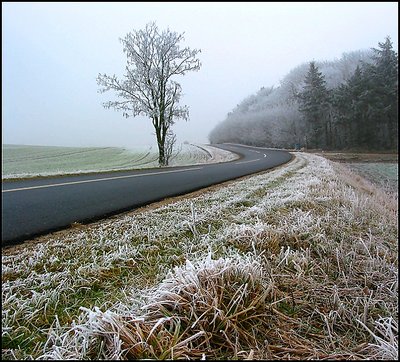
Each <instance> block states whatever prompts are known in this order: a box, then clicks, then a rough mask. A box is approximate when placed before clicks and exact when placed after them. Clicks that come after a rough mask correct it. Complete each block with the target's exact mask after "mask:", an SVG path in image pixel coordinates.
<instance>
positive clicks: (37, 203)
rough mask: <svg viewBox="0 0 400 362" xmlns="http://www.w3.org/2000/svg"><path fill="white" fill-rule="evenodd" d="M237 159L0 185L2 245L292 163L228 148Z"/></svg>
mask: <svg viewBox="0 0 400 362" xmlns="http://www.w3.org/2000/svg"><path fill="white" fill-rule="evenodd" d="M218 147H220V148H222V149H224V150H227V151H232V152H235V153H237V154H239V155H240V156H241V158H239V159H238V160H235V161H230V162H224V163H217V164H201V165H194V166H185V167H168V168H158V169H147V170H143V169H142V170H135V171H121V172H112V173H98V174H91V175H79V176H63V177H49V178H43V179H30V180H21V181H5V182H3V183H2V247H3V246H5V245H12V244H17V243H20V242H23V241H24V240H28V239H32V238H34V237H36V236H40V235H44V234H47V233H49V232H52V231H56V230H61V229H63V228H66V227H69V226H70V225H71V224H72V223H74V222H79V223H88V222H92V221H95V220H99V219H102V218H106V217H108V216H111V215H114V214H118V213H120V212H124V211H128V210H133V209H135V208H138V207H140V206H143V205H146V204H150V203H152V202H155V201H159V200H162V199H164V198H167V197H172V196H177V195H182V194H186V193H188V192H192V191H195V190H199V189H201V188H204V187H207V186H210V185H213V184H218V183H221V182H224V181H228V180H232V179H235V178H238V177H241V176H245V175H249V174H252V173H256V172H260V171H263V170H266V169H269V168H273V167H276V166H278V165H281V164H284V163H286V162H288V161H290V160H291V158H292V155H291V154H290V153H288V152H286V151H281V150H270V149H263V148H255V147H248V146H239V145H231V144H223V145H218Z"/></svg>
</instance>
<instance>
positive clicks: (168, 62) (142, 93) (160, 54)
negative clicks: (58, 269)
mask: <svg viewBox="0 0 400 362" xmlns="http://www.w3.org/2000/svg"><path fill="white" fill-rule="evenodd" d="M183 35H184V33H182V34H177V33H176V32H171V31H170V30H169V29H167V30H165V31H162V32H160V31H159V30H158V28H157V26H156V24H155V23H154V22H153V23H149V24H147V25H146V28H145V29H144V30H138V31H136V30H134V31H133V32H131V33H128V34H127V35H126V36H125V38H123V39H120V41H121V42H122V44H123V51H124V53H125V54H126V56H127V65H126V68H125V69H126V74H125V75H124V78H123V79H122V80H119V79H118V78H117V77H116V76H115V75H113V76H108V75H106V74H99V75H98V77H97V84H98V85H99V86H100V87H101V88H100V89H99V92H100V93H104V92H106V91H109V90H114V91H115V92H116V94H117V96H118V97H119V100H117V101H109V102H106V103H103V106H104V107H105V108H114V109H115V110H118V111H123V115H124V116H125V117H129V116H133V117H135V116H138V115H143V116H148V117H149V118H150V119H151V121H152V124H153V126H154V129H155V134H156V138H157V145H158V151H159V159H158V163H159V165H160V166H166V165H167V164H168V157H167V153H166V151H167V150H166V140H167V137H168V134H169V131H170V128H171V126H172V125H173V124H174V123H175V120H176V119H184V120H188V118H189V110H188V107H187V106H178V103H179V100H180V98H181V92H182V88H181V86H180V84H179V83H177V82H176V81H175V80H173V79H172V78H173V77H174V76H178V75H185V74H186V72H188V71H197V70H199V69H200V66H201V64H200V61H199V59H197V58H196V55H197V54H198V53H200V49H193V50H191V49H190V48H188V47H186V48H183V49H180V47H179V43H180V42H181V41H182V40H184V37H183ZM168 146H169V147H170V146H171V145H168ZM172 146H173V144H172ZM169 152H170V150H169Z"/></svg>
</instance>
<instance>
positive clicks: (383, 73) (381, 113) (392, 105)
mask: <svg viewBox="0 0 400 362" xmlns="http://www.w3.org/2000/svg"><path fill="white" fill-rule="evenodd" d="M378 45H379V49H375V48H373V49H372V50H373V51H374V56H373V60H374V64H372V65H367V66H366V69H365V70H366V72H367V74H368V76H369V81H370V82H369V86H370V93H371V97H370V98H371V99H372V101H373V103H372V104H371V112H370V118H371V121H372V122H374V123H375V124H376V126H377V131H378V132H377V140H376V142H377V145H378V146H380V147H381V148H388V149H394V148H397V146H398V55H397V53H396V52H395V51H394V50H393V44H392V42H391V40H390V37H386V40H385V42H383V43H378Z"/></svg>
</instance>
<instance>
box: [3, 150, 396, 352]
mask: <svg viewBox="0 0 400 362" xmlns="http://www.w3.org/2000/svg"><path fill="white" fill-rule="evenodd" d="M397 210H398V206H397V198H396V197H395V195H391V194H387V193H385V192H384V191H383V190H381V189H379V188H377V187H375V186H374V185H373V184H371V183H369V182H368V181H367V180H364V179H360V178H359V177H356V175H355V174H353V173H352V172H351V171H349V170H348V169H346V168H345V167H343V166H342V165H339V164H336V163H332V162H330V161H328V160H326V159H324V158H322V157H318V156H315V155H310V154H303V153H296V157H295V158H294V160H293V161H291V162H290V163H289V164H287V165H285V166H283V167H280V168H277V169H275V170H273V171H270V172H265V173H262V174H259V175H256V176H252V177H248V178H245V179H242V180H238V181H234V182H230V183H228V184H225V185H224V187H218V188H217V189H216V190H210V191H207V192H205V193H203V194H201V195H200V196H195V197H188V198H185V199H183V200H181V201H177V202H173V203H170V204H166V205H163V206H161V207H157V208H153V209H149V210H146V209H144V210H140V211H137V212H133V213H130V214H125V215H123V216H119V217H114V218H112V219H109V220H105V221H103V222H98V223H94V224H92V225H90V226H82V227H78V228H76V229H71V230H68V231H65V232H61V233H54V234H52V235H49V236H48V237H44V238H42V239H41V242H40V243H38V244H27V245H26V246H24V247H18V248H16V249H14V250H9V251H7V250H5V251H4V252H3V256H2V267H3V268H2V280H3V285H2V290H3V294H2V295H3V309H2V322H3V323H2V325H3V329H2V333H3V334H2V336H3V356H4V357H7V358H9V359H18V358H39V359H129V358H130V359H139V358H152V359H162V358H167V359H175V358H196V359H218V358H219V359H221V358H223V359H232V358H233V359H246V358H247V359H371V358H378V359H397V323H396V321H397V318H398V297H397V293H398V256H397V248H398V247H397V237H398V224H397Z"/></svg>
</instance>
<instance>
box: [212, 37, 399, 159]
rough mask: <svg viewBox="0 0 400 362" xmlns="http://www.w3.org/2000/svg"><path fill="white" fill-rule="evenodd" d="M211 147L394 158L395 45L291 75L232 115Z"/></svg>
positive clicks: (345, 55) (389, 43)
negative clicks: (390, 155) (384, 154)
mask: <svg viewBox="0 0 400 362" xmlns="http://www.w3.org/2000/svg"><path fill="white" fill-rule="evenodd" d="M209 140H210V143H212V144H213V143H224V142H233V143H242V144H247V145H253V146H264V147H276V148H286V149H293V148H295V149H300V148H304V149H320V150H353V151H396V152H397V147H398V54H397V53H396V51H395V50H394V49H393V43H392V41H391V39H390V37H386V38H385V40H384V41H383V42H382V43H381V42H379V43H378V47H377V48H371V49H369V50H359V51H354V52H349V53H343V54H342V56H341V58H340V59H335V60H333V61H319V62H318V61H311V62H309V63H304V64H301V65H299V66H298V67H296V68H294V69H293V70H291V71H290V72H289V74H287V75H286V76H285V77H284V78H283V79H282V80H281V82H280V85H279V86H278V87H262V88H261V89H260V90H259V91H258V92H257V93H256V94H253V95H250V96H249V97H247V98H245V99H244V100H243V101H242V102H241V103H240V104H238V105H237V106H236V107H235V108H234V109H233V110H232V111H231V112H229V113H228V115H227V117H226V118H225V120H223V121H222V122H220V123H219V124H218V125H217V126H216V127H215V128H214V129H213V130H212V131H211V132H210V134H209Z"/></svg>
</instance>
